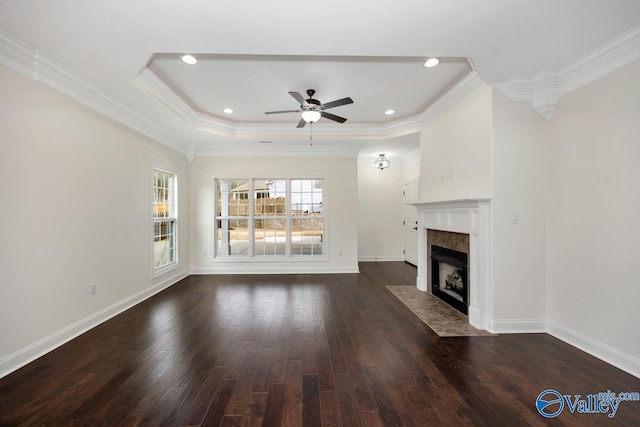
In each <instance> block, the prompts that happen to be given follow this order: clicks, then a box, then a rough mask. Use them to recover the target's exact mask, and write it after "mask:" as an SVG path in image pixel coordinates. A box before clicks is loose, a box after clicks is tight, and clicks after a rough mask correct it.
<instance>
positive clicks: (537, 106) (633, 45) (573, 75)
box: [497, 25, 640, 119]
mask: <svg viewBox="0 0 640 427" xmlns="http://www.w3.org/2000/svg"><path fill="white" fill-rule="evenodd" d="M638 59H640V25H637V26H635V27H634V28H632V29H630V30H629V31H627V32H625V33H623V34H621V35H619V36H618V37H616V38H614V39H612V40H610V41H608V42H607V43H605V44H603V45H602V46H600V47H598V48H596V49H594V50H592V51H591V52H588V53H586V54H585V55H582V56H581V57H579V58H577V59H576V60H574V61H572V62H570V63H569V64H567V65H566V66H564V67H562V68H559V69H544V70H540V71H539V72H537V73H536V74H534V75H532V76H529V77H512V78H510V79H508V80H506V81H504V82H502V83H498V84H497V86H498V87H499V88H500V89H501V90H502V91H503V92H504V93H505V95H507V96H508V97H509V99H511V100H512V101H531V102H532V105H533V109H534V110H535V111H536V112H537V113H539V114H540V115H541V116H543V117H544V118H546V119H548V118H549V117H550V116H551V114H552V113H553V111H554V110H555V107H556V104H557V103H558V98H559V97H561V96H563V95H566V94H567V93H569V92H571V91H574V90H576V89H578V88H581V87H582V86H584V85H586V84H588V83H591V82H592V81H594V80H596V79H599V78H600V77H602V76H604V75H606V74H609V73H611V72H613V71H615V70H618V69H620V68H622V67H624V66H625V65H628V64H631V63H632V62H634V61H636V60H638Z"/></svg>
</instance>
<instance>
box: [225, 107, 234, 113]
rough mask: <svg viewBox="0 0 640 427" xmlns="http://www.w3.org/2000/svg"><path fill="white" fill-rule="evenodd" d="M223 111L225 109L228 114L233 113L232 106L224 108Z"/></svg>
mask: <svg viewBox="0 0 640 427" xmlns="http://www.w3.org/2000/svg"><path fill="white" fill-rule="evenodd" d="M222 111H224V112H225V113H227V114H231V113H233V110H232V109H231V108H225V109H224V110H222Z"/></svg>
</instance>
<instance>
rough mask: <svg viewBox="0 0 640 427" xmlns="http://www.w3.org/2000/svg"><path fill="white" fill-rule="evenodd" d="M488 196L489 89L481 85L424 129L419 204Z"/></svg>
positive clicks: (421, 141)
mask: <svg viewBox="0 0 640 427" xmlns="http://www.w3.org/2000/svg"><path fill="white" fill-rule="evenodd" d="M486 197H491V88H490V87H489V86H486V85H481V86H479V87H477V88H476V89H474V90H473V91H472V92H471V93H469V94H468V95H466V96H465V97H464V98H462V99H461V100H460V101H458V102H456V103H455V104H454V105H452V106H451V107H449V108H448V109H447V110H446V111H444V112H443V113H442V114H440V115H439V116H437V117H436V118H434V119H433V120H431V121H430V122H429V123H427V124H426V125H425V126H424V129H423V130H422V133H421V135H420V201H421V202H432V201H441V200H452V199H465V198H486Z"/></svg>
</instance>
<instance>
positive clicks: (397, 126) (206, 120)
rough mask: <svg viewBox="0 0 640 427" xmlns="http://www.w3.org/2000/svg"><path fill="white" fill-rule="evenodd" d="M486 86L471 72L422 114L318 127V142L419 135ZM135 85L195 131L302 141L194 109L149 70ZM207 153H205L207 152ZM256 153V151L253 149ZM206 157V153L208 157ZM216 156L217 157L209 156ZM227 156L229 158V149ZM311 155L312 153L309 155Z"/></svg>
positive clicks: (287, 130)
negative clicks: (379, 122) (377, 122)
mask: <svg viewBox="0 0 640 427" xmlns="http://www.w3.org/2000/svg"><path fill="white" fill-rule="evenodd" d="M480 84H482V81H481V80H480V76H479V75H478V73H476V72H475V71H471V72H470V73H469V74H468V75H467V76H465V77H464V78H463V79H462V80H461V81H460V82H458V83H457V84H456V85H454V86H453V87H452V88H451V89H449V90H448V91H447V92H446V93H445V94H444V95H443V96H441V97H440V98H439V99H438V100H437V101H436V102H434V103H433V104H432V105H431V106H430V107H429V108H427V109H426V110H425V111H424V112H423V113H422V114H418V115H414V116H411V117H407V118H404V119H400V120H396V121H393V122H390V123H387V124H384V125H357V124H356V125H351V124H348V125H344V126H340V127H339V128H322V127H316V128H314V136H315V137H316V138H317V139H334V140H335V139H350V140H352V139H356V140H371V139H389V138H393V137H397V136H403V135H409V134H412V133H419V132H421V131H422V128H423V127H424V125H425V123H426V122H428V121H429V120H432V119H433V118H434V117H436V116H438V115H439V114H440V113H442V112H443V111H444V110H446V109H447V108H449V107H450V106H452V105H453V104H455V103H456V102H458V101H459V100H460V99H462V98H463V97H464V96H466V95H467V94H468V93H469V92H471V91H472V90H473V89H475V88H476V87H478V86H479V85H480ZM134 85H135V86H136V87H138V88H139V89H140V90H142V91H143V92H144V93H145V94H146V95H148V96H149V97H151V98H152V99H154V100H156V101H157V102H158V103H160V104H161V105H163V106H164V107H165V108H167V109H168V110H169V111H171V112H172V113H173V114H176V115H177V116H178V117H179V118H180V119H182V120H184V121H185V122H186V123H187V124H189V125H190V126H192V127H193V128H194V129H197V130H199V131H203V132H209V133H212V134H215V135H220V136H224V137H228V138H238V139H264V138H267V137H268V138H269V139H278V140H282V139H292V138H295V139H299V138H300V132H299V130H298V129H295V128H292V127H291V126H288V127H283V126H282V125H281V124H265V123H252V124H242V125H235V124H234V123H233V122H230V121H228V120H224V119H221V118H219V117H217V116H214V115H211V114H204V113H200V112H197V111H195V110H193V108H191V106H189V105H188V104H187V103H186V102H185V101H184V100H183V99H182V98H180V96H179V95H178V94H176V93H175V92H174V91H173V90H172V89H171V88H170V87H168V86H167V85H166V84H164V82H163V81H162V80H161V79H160V78H159V77H158V76H156V75H155V74H154V73H153V71H151V69H149V68H145V69H144V70H142V72H140V74H138V76H137V77H136V78H135V80H134ZM209 150H215V151H216V152H220V151H221V148H220V147H218V146H216V147H210V148H209ZM246 152H247V150H246V149H245V150H240V151H238V153H237V154H235V155H243V154H244V155H246ZM203 154H204V153H203ZM252 154H253V150H252ZM205 155H206V154H205ZM209 155H214V154H209ZM225 155H227V153H226V150H225ZM307 155H308V152H307Z"/></svg>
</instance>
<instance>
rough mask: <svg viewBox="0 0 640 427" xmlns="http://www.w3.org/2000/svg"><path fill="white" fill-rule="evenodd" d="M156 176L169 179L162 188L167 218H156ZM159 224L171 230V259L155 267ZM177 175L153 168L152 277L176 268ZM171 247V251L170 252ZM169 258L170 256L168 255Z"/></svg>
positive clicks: (169, 234) (177, 249)
mask: <svg viewBox="0 0 640 427" xmlns="http://www.w3.org/2000/svg"><path fill="white" fill-rule="evenodd" d="M158 174H162V175H163V176H166V177H168V178H169V184H168V187H167V188H165V187H162V189H163V190H166V191H168V196H167V197H168V201H167V202H166V203H167V210H168V211H169V212H168V215H167V216H157V214H156V213H157V210H156V206H157V205H159V203H158V202H157V199H156V194H157V193H156V191H157V190H158V189H159V187H158V186H157V183H158ZM160 222H168V224H169V225H168V228H169V229H170V230H171V231H170V232H169V233H167V235H168V239H169V245H170V247H169V254H171V253H173V259H171V260H168V261H167V262H166V263H164V264H160V265H158V266H156V238H157V237H158V236H162V235H163V233H162V232H160V234H159V235H157V234H156V224H158V223H160ZM178 224H179V222H178V175H177V174H176V173H173V172H170V171H167V170H165V169H161V168H157V167H155V168H153V182H152V184H151V269H152V277H157V276H160V275H162V274H164V273H166V272H168V271H171V270H174V269H176V268H178V259H179V258H178V252H179V245H178ZM171 245H172V249H173V251H172V252H171ZM169 256H170V255H169Z"/></svg>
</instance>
